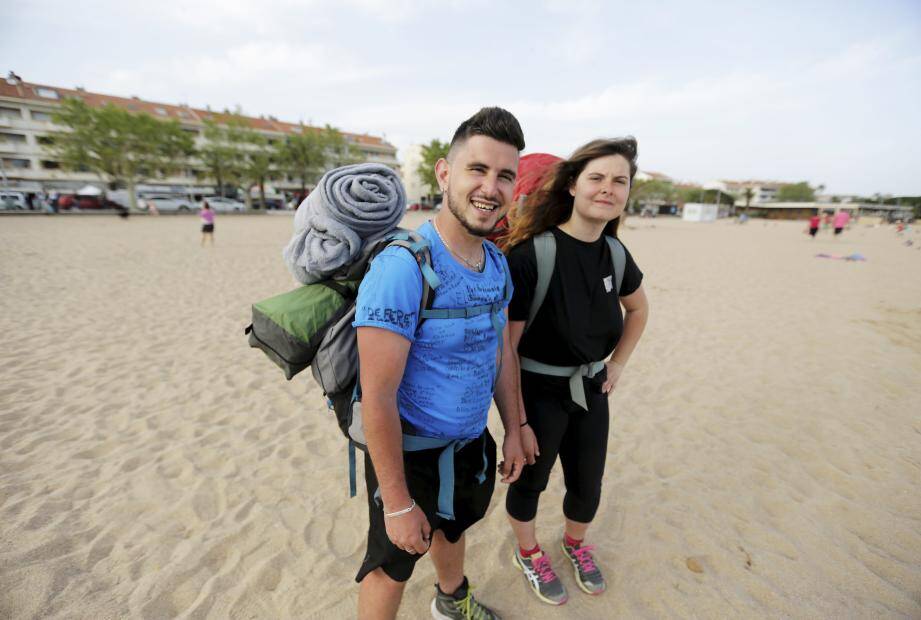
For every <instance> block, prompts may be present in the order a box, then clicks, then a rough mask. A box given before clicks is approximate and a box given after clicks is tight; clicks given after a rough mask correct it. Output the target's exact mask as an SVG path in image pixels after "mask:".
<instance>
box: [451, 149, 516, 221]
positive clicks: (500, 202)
mask: <svg viewBox="0 0 921 620" xmlns="http://www.w3.org/2000/svg"><path fill="white" fill-rule="evenodd" d="M517 170H518V149H516V148H515V147H514V146H512V145H511V144H506V143H504V142H499V141H498V140H495V139H493V138H489V137H487V136H473V137H471V138H468V139H467V141H466V142H464V143H462V144H459V145H457V146H456V147H455V149H454V153H452V154H451V155H450V161H446V160H444V159H442V160H439V161H438V163H437V164H436V166H435V173H436V175H437V177H438V180H439V182H440V183H441V186H442V187H443V188H445V189H444V201H445V202H446V203H447V207H448V209H449V210H450V212H451V213H452V215H454V217H455V219H457V221H458V222H460V224H461V226H463V227H464V228H465V229H466V230H467V232H469V233H470V234H472V235H476V236H478V237H485V236H486V235H488V234H489V233H491V232H492V231H493V228H495V226H496V222H498V221H499V220H500V219H502V216H503V215H505V212H506V211H507V210H508V207H509V205H510V204H511V202H512V196H513V194H514V190H515V175H516V174H517Z"/></svg>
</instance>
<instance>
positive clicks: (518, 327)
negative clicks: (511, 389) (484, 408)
mask: <svg viewBox="0 0 921 620" xmlns="http://www.w3.org/2000/svg"><path fill="white" fill-rule="evenodd" d="M526 324H527V323H526V322H525V321H509V323H508V339H509V343H510V344H511V347H510V348H511V350H512V352H513V353H514V354H515V365H516V366H517V370H516V372H517V373H518V386H517V388H518V415H519V418H518V427H519V430H520V433H521V449H522V451H523V452H524V461H525V463H527V464H528V465H533V464H534V463H535V460H536V457H538V456H540V449H539V448H538V446H537V437H536V436H535V435H534V429H532V428H531V425H530V424H528V414H527V412H526V411H525V409H524V398H522V396H521V357H520V356H519V355H518V343H520V342H521V336H522V335H523V334H524V326H525V325H526Z"/></svg>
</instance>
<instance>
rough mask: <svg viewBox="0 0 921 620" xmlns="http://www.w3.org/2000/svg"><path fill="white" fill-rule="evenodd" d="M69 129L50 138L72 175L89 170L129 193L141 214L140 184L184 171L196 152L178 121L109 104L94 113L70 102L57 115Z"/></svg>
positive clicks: (80, 103)
mask: <svg viewBox="0 0 921 620" xmlns="http://www.w3.org/2000/svg"><path fill="white" fill-rule="evenodd" d="M53 118H54V122H55V123H56V124H58V125H61V126H62V127H64V128H65V129H64V130H61V131H55V132H53V133H52V134H51V136H50V138H51V140H50V144H48V145H46V147H45V148H47V149H48V150H50V151H51V152H52V153H53V154H54V155H55V156H56V157H57V158H58V159H59V160H60V161H61V165H62V166H63V167H65V168H67V169H70V170H90V171H92V172H95V173H96V174H97V175H99V177H100V179H102V180H103V181H105V182H106V183H108V184H110V185H118V186H124V187H125V188H127V190H128V204H129V208H130V209H131V210H135V209H137V184H138V183H140V182H142V181H144V180H146V179H149V178H153V177H155V176H156V175H157V174H170V173H171V172H173V171H175V170H177V169H179V168H181V167H182V166H183V164H184V163H185V161H186V159H187V158H188V156H189V155H191V153H192V151H193V146H194V145H193V140H192V137H191V136H190V135H189V134H188V133H187V132H185V131H183V130H182V128H181V127H180V125H179V123H178V122H177V121H176V120H159V119H156V118H154V117H153V116H151V115H149V114H143V113H141V114H137V113H133V112H130V111H128V110H125V109H124V108H119V107H116V106H114V105H112V104H107V105H105V106H103V107H99V108H94V107H90V106H88V105H87V104H86V103H85V102H83V100H81V99H75V98H69V99H65V100H64V101H63V102H62V104H61V107H60V108H59V109H58V111H57V112H55V114H54V117H53Z"/></svg>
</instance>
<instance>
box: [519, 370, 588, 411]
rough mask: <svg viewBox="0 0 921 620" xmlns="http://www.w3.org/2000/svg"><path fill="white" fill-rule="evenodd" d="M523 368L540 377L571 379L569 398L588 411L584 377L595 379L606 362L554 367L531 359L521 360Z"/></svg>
mask: <svg viewBox="0 0 921 620" xmlns="http://www.w3.org/2000/svg"><path fill="white" fill-rule="evenodd" d="M521 368H522V369H523V370H528V371H530V372H536V373H537V374H540V375H550V376H552V377H569V397H570V398H572V401H573V402H574V403H576V404H577V405H579V406H580V407H582V408H583V409H585V410H586V411H588V404H587V402H586V399H585V387H584V386H583V385H582V377H594V376H595V375H597V374H598V373H599V372H601V369H602V368H604V362H603V361H601V362H590V363H588V364H582V365H581V366H553V365H551V364H544V363H543V362H538V361H537V360H533V359H531V358H529V357H522V358H521Z"/></svg>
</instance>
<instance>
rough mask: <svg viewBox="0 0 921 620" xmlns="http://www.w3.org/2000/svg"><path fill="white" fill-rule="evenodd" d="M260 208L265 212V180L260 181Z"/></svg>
mask: <svg viewBox="0 0 921 620" xmlns="http://www.w3.org/2000/svg"><path fill="white" fill-rule="evenodd" d="M259 208H260V209H262V210H263V211H265V179H259Z"/></svg>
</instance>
